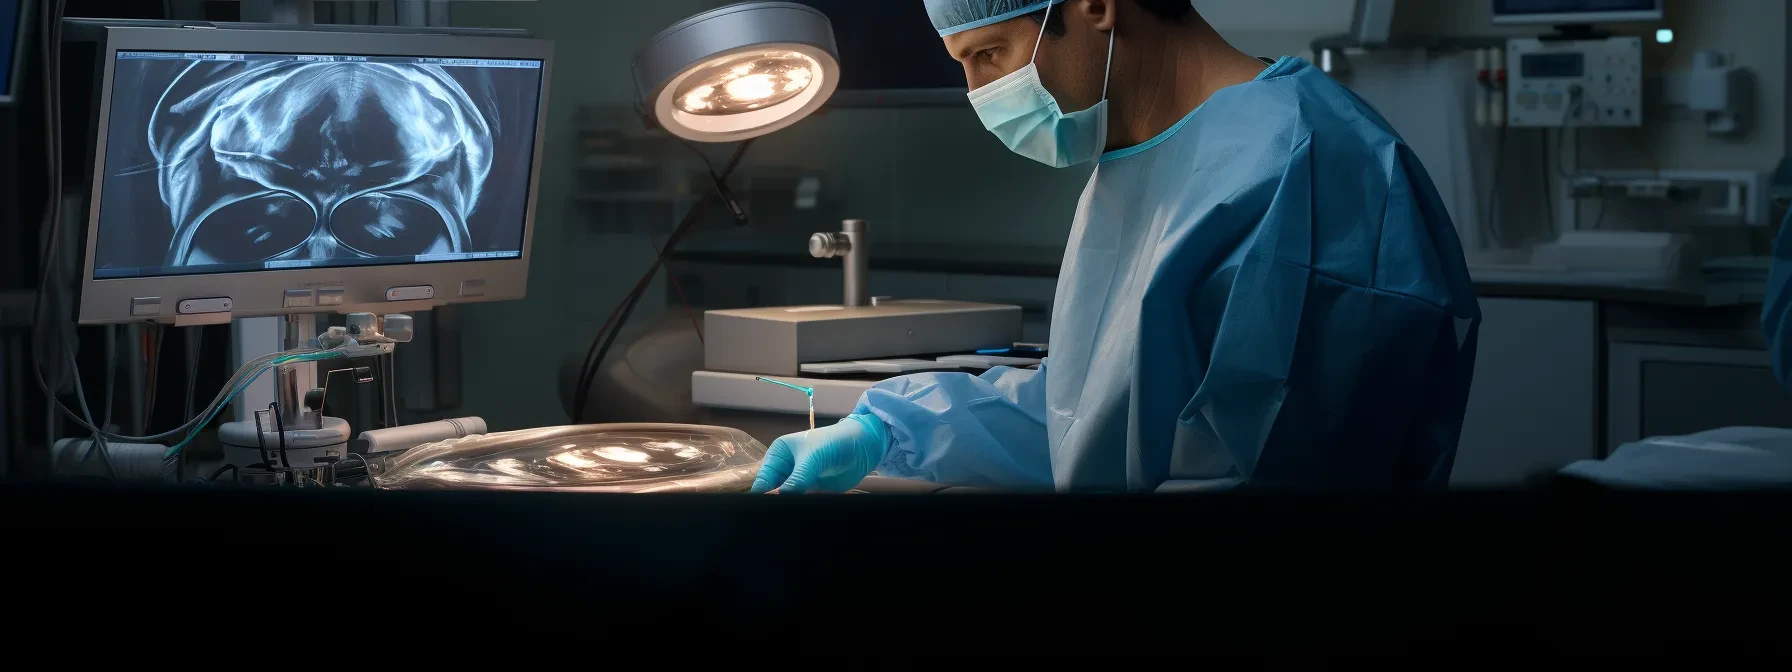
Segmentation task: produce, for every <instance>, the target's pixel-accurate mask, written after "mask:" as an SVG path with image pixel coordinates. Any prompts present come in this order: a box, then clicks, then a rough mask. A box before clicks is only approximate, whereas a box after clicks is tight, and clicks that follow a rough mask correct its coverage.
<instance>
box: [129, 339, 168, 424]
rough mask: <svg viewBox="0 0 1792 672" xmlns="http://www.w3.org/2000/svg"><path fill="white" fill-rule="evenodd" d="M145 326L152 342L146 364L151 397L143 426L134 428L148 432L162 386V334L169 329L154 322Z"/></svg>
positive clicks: (144, 410) (145, 409) (145, 401)
mask: <svg viewBox="0 0 1792 672" xmlns="http://www.w3.org/2000/svg"><path fill="white" fill-rule="evenodd" d="M145 328H147V329H149V332H150V337H149V339H148V340H149V342H150V344H151V345H150V349H149V362H148V364H146V365H145V366H146V368H147V369H148V371H147V376H146V377H147V378H149V385H148V388H149V389H148V391H147V392H146V393H145V394H148V395H149V398H148V399H146V400H144V402H143V426H142V427H135V428H134V429H136V430H137V431H140V432H145V433H148V432H149V426H150V424H149V423H151V422H154V421H155V417H156V397H157V396H158V395H157V394H156V388H157V387H160V383H161V377H162V336H163V334H166V333H167V330H165V329H163V328H162V325H160V324H156V323H153V322H152V323H150V324H149V325H148V326H147V327H145Z"/></svg>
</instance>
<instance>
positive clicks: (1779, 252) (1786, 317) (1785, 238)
mask: <svg viewBox="0 0 1792 672" xmlns="http://www.w3.org/2000/svg"><path fill="white" fill-rule="evenodd" d="M1761 328H1762V329H1763V330H1765V331H1766V332H1767V352H1768V354H1770V355H1772V356H1773V375H1775V376H1777V377H1778V378H1779V379H1780V385H1782V386H1784V387H1785V388H1786V389H1788V390H1792V212H1787V213H1786V222H1785V223H1784V224H1781V225H1780V233H1779V235H1778V236H1775V237H1774V239H1773V266H1772V267H1770V269H1769V270H1768V272H1767V303H1766V305H1764V306H1762V307H1761Z"/></svg>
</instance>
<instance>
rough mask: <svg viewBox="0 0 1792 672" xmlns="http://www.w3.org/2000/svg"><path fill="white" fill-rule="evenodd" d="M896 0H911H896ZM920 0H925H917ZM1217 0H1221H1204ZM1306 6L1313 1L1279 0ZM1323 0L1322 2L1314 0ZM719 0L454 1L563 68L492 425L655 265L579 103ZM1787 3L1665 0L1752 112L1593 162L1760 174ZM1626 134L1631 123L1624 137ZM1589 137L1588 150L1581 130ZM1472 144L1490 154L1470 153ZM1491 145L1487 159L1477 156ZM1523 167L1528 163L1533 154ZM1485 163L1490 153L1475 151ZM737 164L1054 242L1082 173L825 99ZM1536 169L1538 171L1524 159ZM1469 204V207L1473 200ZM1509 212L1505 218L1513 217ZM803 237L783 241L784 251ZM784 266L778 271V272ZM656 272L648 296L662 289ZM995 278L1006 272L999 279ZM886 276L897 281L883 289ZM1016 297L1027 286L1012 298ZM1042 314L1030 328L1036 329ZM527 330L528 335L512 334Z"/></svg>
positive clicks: (997, 235)
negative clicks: (581, 129) (581, 179)
mask: <svg viewBox="0 0 1792 672" xmlns="http://www.w3.org/2000/svg"><path fill="white" fill-rule="evenodd" d="M905 1H906V0H905ZM913 1H918V0H913ZM1203 1H1204V2H1205V1H1211V2H1223V1H1224V0H1203ZM1278 1H1291V2H1303V1H1304V2H1317V1H1319V0H1278ZM1324 1H1325V2H1328V3H1329V2H1332V1H1333V0H1324ZM714 4H715V3H714V2H713V1H712V0H658V1H656V2H584V1H573V0H542V1H540V2H532V3H478V2H475V3H462V4H457V5H456V6H455V8H454V13H453V17H454V22H455V23H456V24H457V25H464V26H487V27H517V28H525V29H528V30H531V31H534V32H535V33H536V34H538V35H540V36H542V37H545V38H549V39H552V40H554V41H555V43H556V57H557V65H558V67H557V69H556V71H555V73H554V77H553V81H552V83H551V101H550V105H549V109H548V137H547V139H546V143H545V144H546V154H545V156H544V157H543V176H542V183H541V189H540V205H539V214H538V218H537V232H536V238H535V248H534V252H533V254H534V258H533V263H532V268H531V278H530V297H529V298H528V299H527V300H524V301H519V302H508V303H497V304H486V305H476V306H468V307H466V308H464V311H465V312H464V317H463V319H462V320H461V324H462V325H463V329H465V330H466V332H465V335H464V338H463V343H465V344H466V346H465V347H466V348H467V349H466V351H465V353H464V360H465V362H466V363H467V366H466V367H465V391H464V395H465V396H464V402H463V406H464V407H465V408H468V409H478V411H479V412H480V413H481V414H483V415H485V416H486V417H487V418H488V420H490V421H491V423H492V425H493V426H494V427H498V428H514V427H523V426H531V425H541V424H557V423H563V422H565V413H564V411H562V410H561V405H560V401H559V397H560V395H559V393H558V381H559V371H560V369H561V367H562V365H563V364H564V363H565V361H566V360H567V359H568V358H569V357H571V356H572V355H574V354H582V353H583V352H584V349H585V347H586V345H587V344H588V339H589V338H590V337H591V335H592V334H593V333H594V332H595V330H596V329H597V328H598V326H599V325H600V324H601V322H602V321H603V319H604V317H605V316H606V315H608V313H609V311H610V310H611V308H613V307H614V306H615V305H616V304H617V303H618V302H619V301H620V300H621V298H622V297H623V295H624V294H625V293H626V292H627V291H628V289H629V287H630V286H631V285H632V284H633V283H634V281H635V280H636V279H637V278H638V277H639V276H640V274H641V273H642V272H643V271H644V270H645V269H646V268H647V266H648V265H649V264H650V263H651V259H652V254H651V252H650V249H649V245H650V244H651V243H652V240H651V239H650V238H649V237H648V236H647V235H646V234H640V233H617V232H613V231H610V230H606V229H605V227H603V226H601V225H600V224H599V223H596V222H593V221H592V218H591V217H590V216H589V214H588V213H587V212H584V211H583V210H581V208H579V207H578V206H577V205H576V204H575V202H574V192H575V191H576V189H577V186H576V177H575V174H576V163H577V160H578V152H577V150H576V145H577V130H576V123H575V115H576V113H577V111H578V110H579V109H580V108H581V107H582V106H587V105H626V104H630V103H632V101H633V90H632V83H631V79H630V76H629V71H628V67H629V64H630V62H631V60H632V57H633V54H634V52H635V50H636V49H638V48H639V47H640V46H641V44H642V43H643V41H644V40H645V39H646V38H647V37H648V36H650V35H652V34H654V33H656V32H658V31H659V30H660V29H662V28H664V27H665V26H667V25H670V24H671V23H673V22H675V21H677V20H678V19H680V18H683V17H685V16H688V15H690V14H692V13H695V12H697V11H700V10H702V9H705V8H707V7H711V6H713V5H714ZM1786 4H1787V3H1785V2H1781V1H1779V0H1670V3H1669V7H1668V9H1669V12H1670V15H1671V18H1670V20H1669V21H1668V25H1669V26H1670V27H1672V28H1674V29H1675V30H1676V32H1677V34H1678V36H1679V39H1678V40H1676V42H1675V44H1673V45H1671V46H1664V47H1653V46H1652V47H1651V49H1652V52H1651V59H1652V63H1653V64H1656V65H1657V67H1659V64H1666V65H1667V66H1668V67H1674V68H1678V67H1684V66H1685V65H1686V64H1687V63H1688V62H1689V61H1690V58H1691V53H1692V52H1693V51H1694V50H1697V49H1700V48H1720V49H1724V50H1727V51H1730V52H1732V53H1733V54H1734V55H1735V57H1736V59H1737V61H1738V62H1740V63H1741V64H1743V65H1746V66H1748V67H1750V68H1752V69H1754V70H1755V71H1756V73H1757V74H1758V83H1759V87H1760V89H1759V92H1758V93H1759V95H1758V100H1759V104H1760V106H1761V107H1760V109H1759V119H1760V120H1761V123H1760V124H1758V125H1757V127H1756V129H1755V130H1754V132H1753V133H1751V134H1750V135H1749V136H1747V137H1745V138H1741V139H1737V140H1730V139H1719V138H1712V137H1709V136H1707V135H1706V134H1705V133H1704V130H1703V128H1702V126H1701V125H1699V124H1697V123H1693V122H1690V121H1669V120H1655V121H1652V122H1651V123H1650V124H1649V125H1648V126H1647V127H1645V129H1643V131H1641V132H1640V133H1634V137H1635V138H1636V139H1637V140H1639V141H1641V142H1640V143H1633V142H1631V141H1629V140H1628V139H1627V140H1626V141H1624V142H1611V143H1609V146H1610V147H1611V149H1610V151H1608V152H1599V151H1594V150H1589V151H1587V152H1586V154H1585V155H1584V156H1583V157H1582V158H1581V164H1582V165H1586V166H1607V167H1634V166H1637V165H1639V163H1638V162H1639V158H1638V157H1636V156H1631V155H1629V154H1627V152H1633V151H1637V150H1635V149H1633V147H1637V146H1640V147H1642V148H1644V149H1646V151H1648V152H1650V153H1651V154H1652V155H1653V158H1654V160H1655V161H1657V162H1659V163H1660V164H1661V165H1663V166H1672V167H1677V168H1749V169H1753V170H1768V169H1771V167H1772V165H1773V162H1774V161H1775V160H1777V159H1778V157H1779V156H1780V155H1781V152H1782V151H1783V146H1784V145H1785V143H1786V140H1787V138H1786V130H1785V126H1784V119H1785V111H1786V97H1785V95H1786V81H1787V73H1786V57H1785V49H1786V47H1785V42H1786V35H1785V26H1786V25H1787V21H1786V18H1787V17H1786V14H1787V8H1786ZM1535 32H1537V29H1536V28H1535V27H1531V28H1495V27H1493V26H1492V25H1491V14H1490V10H1489V8H1488V3H1487V2H1486V1H1485V0H1445V1H1435V2H1434V1H1431V0H1411V1H1409V2H1404V3H1402V7H1401V9H1400V11H1399V13H1398V16H1397V21H1396V34H1397V35H1402V36H1414V37H1432V36H1451V35H1458V36H1470V35H1473V36H1486V35H1521V34H1527V33H1529V34H1534V33H1535ZM1229 36H1230V37H1231V39H1233V41H1234V42H1236V43H1238V45H1239V46H1240V47H1241V48H1244V49H1245V50H1247V51H1249V52H1251V53H1253V54H1261V55H1279V54H1282V53H1287V52H1291V51H1295V50H1297V49H1299V48H1300V47H1301V46H1302V45H1304V44H1306V43H1307V41H1308V40H1310V39H1311V38H1312V37H1314V35H1306V34H1300V33H1298V32H1288V31H1276V30H1273V29H1267V28H1266V29H1257V28H1252V29H1249V30H1239V31H1234V32H1232V33H1229ZM1617 133H1626V132H1622V131H1620V132H1617ZM1587 137H1588V138H1589V139H1588V140H1586V142H1585V145H1586V146H1587V147H1592V146H1593V145H1594V144H1596V143H1594V142H1593V140H1591V139H1590V138H1591V137H1592V136H1587ZM1475 153H1476V154H1478V155H1482V154H1485V153H1486V152H1485V151H1482V150H1480V149H1477V150H1476V152H1475ZM1480 158H1484V157H1480ZM1509 160H1513V161H1515V162H1517V161H1525V162H1526V163H1523V165H1526V166H1534V165H1536V164H1535V163H1532V162H1529V161H1532V160H1533V159H1529V158H1525V159H1517V158H1511V159H1509ZM1481 163H1485V162H1484V161H1483V162H1481ZM747 166H748V170H751V169H753V168H755V167H767V166H800V167H805V168H810V169H817V170H821V171H824V172H825V175H826V179H827V181H828V188H829V189H831V190H833V191H834V193H835V194H836V196H837V197H838V199H839V201H840V202H841V203H842V204H843V205H844V207H843V208H842V215H843V216H849V217H856V218H864V219H867V220H870V221H871V222H872V230H873V232H874V233H873V236H874V237H873V240H874V242H876V243H880V244H881V243H888V242H927V243H940V244H949V245H964V246H978V247H980V248H983V247H988V248H990V249H995V248H999V247H1000V246H1004V245H1030V246H1061V245H1062V244H1063V242H1064V240H1065V238H1066V236H1067V234H1068V230H1069V224H1070V216H1071V211H1072V209H1073V206H1074V203H1075V200H1076V198H1077V196H1078V193H1079V192H1080V189H1081V186H1082V184H1083V182H1084V181H1085V180H1086V178H1087V170H1086V169H1084V170H1064V171H1059V170H1051V169H1048V168H1044V167H1041V166H1038V165H1035V164H1033V163H1031V162H1029V161H1027V160H1025V159H1022V158H1019V157H1017V156H1014V155H1013V154H1011V153H1009V152H1007V151H1006V150H1004V149H1003V148H1002V147H1001V145H1000V144H999V143H998V142H997V141H996V140H995V139H994V138H993V137H991V136H990V135H989V134H988V133H987V132H985V131H984V130H983V129H982V128H981V126H980V124H979V123H978V121H977V120H976V118H975V115H973V114H971V113H970V112H969V110H968V108H943V109H908V110H836V111H832V112H829V113H827V114H823V115H820V116H817V117H814V118H811V119H809V120H806V121H804V122H802V123H801V124H799V125H797V126H796V127H793V128H791V129H788V130H786V131H784V132H781V133H779V134H776V135H774V136H770V137H767V138H763V139H761V140H760V141H759V142H758V143H757V144H756V145H755V146H754V147H753V149H752V152H751V154H750V155H749V158H748V161H747ZM1524 172H1527V173H1529V172H1535V171H1524ZM1487 175H1488V170H1487V167H1486V166H1484V165H1481V166H1478V167H1476V168H1474V169H1472V170H1470V171H1469V173H1468V177H1467V179H1468V181H1469V183H1470V187H1471V188H1473V189H1477V190H1478V189H1481V187H1482V186H1483V185H1484V184H1485V180H1486V179H1487ZM1506 187H1507V192H1506V194H1507V195H1506V196H1505V197H1504V198H1505V200H1511V201H1513V203H1512V204H1509V207H1507V209H1508V210H1510V211H1513V212H1516V213H1519V214H1517V215H1516V216H1518V217H1524V218H1532V219H1539V220H1541V219H1542V218H1543V215H1542V214H1540V213H1541V209H1540V207H1539V206H1540V204H1539V203H1536V200H1537V199H1536V198H1534V197H1532V198H1530V199H1529V201H1530V202H1528V203H1527V202H1524V201H1525V200H1526V191H1527V190H1531V191H1533V192H1534V190H1535V189H1538V188H1539V187H1538V186H1537V185H1524V184H1517V185H1513V184H1507V185H1506ZM1481 205H1482V204H1480V203H1476V204H1475V205H1474V206H1472V207H1473V209H1474V210H1477V211H1479V210H1480V209H1481ZM1508 214H1511V213H1508ZM801 243H802V239H801V238H800V237H799V238H795V239H793V240H792V242H791V245H792V246H798V245H801ZM756 272H759V273H761V274H762V275H763V276H765V277H767V278H769V280H768V282H772V283H774V284H778V285H780V286H785V287H786V288H787V289H788V290H789V292H788V295H789V296H790V297H791V298H792V300H796V299H797V298H798V296H799V295H802V296H803V297H804V298H806V297H807V295H808V294H813V293H816V292H818V291H820V289H818V287H820V288H822V289H825V288H828V287H831V285H830V284H829V283H825V282H823V283H820V284H819V285H817V283H814V282H811V281H808V280H796V279H794V278H797V277H799V276H800V277H804V278H806V277H807V274H798V273H784V274H780V273H779V272H777V271H771V270H764V271H756ZM780 275H783V276H788V277H777V276H780ZM885 278H888V280H887V282H889V283H892V284H895V283H901V284H900V285H899V286H897V287H896V288H894V289H893V290H891V291H887V293H906V292H907V290H908V289H909V288H911V287H914V288H918V289H916V290H915V291H927V290H929V289H933V288H934V286H935V285H940V283H939V282H932V281H929V280H927V279H926V278H924V277H920V276H917V275H915V274H909V275H908V276H904V277H898V276H896V275H880V276H877V277H874V279H873V281H874V282H885V281H886V280H885ZM662 282H663V280H658V279H656V280H655V286H654V287H652V288H651V289H650V294H649V297H651V298H655V299H657V298H659V297H664V296H666V293H665V288H664V287H662V286H660V283H662ZM1004 283H1005V284H1004ZM1050 286H1051V285H1050V283H1049V282H1045V283H1041V282H1023V283H1009V282H1007V281H1006V280H1003V279H992V280H989V281H987V282H983V281H979V280H977V279H976V278H974V277H973V278H957V279H954V280H952V281H951V282H948V283H946V284H944V285H940V286H939V287H938V289H940V290H942V291H951V292H953V293H954V294H955V296H954V298H995V295H998V294H1004V293H1006V294H1009V295H1011V296H1007V297H1006V298H1009V299H1011V300H1016V301H1021V300H1024V301H1030V302H1033V303H1035V304H1036V305H1035V306H1034V308H1035V310H1036V311H1037V310H1038V309H1040V308H1044V309H1049V303H1050ZM881 289H890V288H889V287H888V286H886V287H884V288H881ZM1021 294H1025V296H1022V295H1021ZM664 311H665V306H664V304H663V303H662V302H661V301H658V300H649V301H644V302H643V303H642V305H641V307H640V309H639V310H638V312H637V315H636V317H635V319H634V323H636V324H645V323H647V322H651V321H653V320H654V319H656V318H657V317H659V316H660V315H661V314H663V313H664ZM1038 326H1039V325H1037V324H1035V325H1034V327H1035V329H1037V328H1038ZM519 329H525V330H527V331H528V332H529V333H530V334H531V339H532V340H531V342H530V343H529V344H528V347H517V340H516V338H515V336H514V334H516V332H517V330H519Z"/></svg>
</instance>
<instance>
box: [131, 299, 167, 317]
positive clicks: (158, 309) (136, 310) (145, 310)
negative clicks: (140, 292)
mask: <svg viewBox="0 0 1792 672" xmlns="http://www.w3.org/2000/svg"><path fill="white" fill-rule="evenodd" d="M161 314H162V297H159V296H140V297H137V298H135V299H131V317H155V316H157V315H161Z"/></svg>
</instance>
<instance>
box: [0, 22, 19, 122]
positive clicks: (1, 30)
mask: <svg viewBox="0 0 1792 672" xmlns="http://www.w3.org/2000/svg"><path fill="white" fill-rule="evenodd" d="M23 5H24V3H23V2H21V1H20V0H0V100H10V99H11V98H12V87H13V81H12V80H13V68H14V67H16V66H17V62H16V61H15V59H16V58H17V57H18V55H19V54H18V49H19V43H20V42H22V40H20V39H19V33H20V32H21V31H22V30H23V29H24V26H22V25H19V24H20V22H21V20H23V18H24V17H22V16H21V15H20V14H19V10H20V9H22V8H23Z"/></svg>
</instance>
